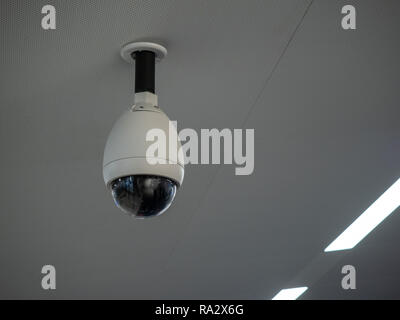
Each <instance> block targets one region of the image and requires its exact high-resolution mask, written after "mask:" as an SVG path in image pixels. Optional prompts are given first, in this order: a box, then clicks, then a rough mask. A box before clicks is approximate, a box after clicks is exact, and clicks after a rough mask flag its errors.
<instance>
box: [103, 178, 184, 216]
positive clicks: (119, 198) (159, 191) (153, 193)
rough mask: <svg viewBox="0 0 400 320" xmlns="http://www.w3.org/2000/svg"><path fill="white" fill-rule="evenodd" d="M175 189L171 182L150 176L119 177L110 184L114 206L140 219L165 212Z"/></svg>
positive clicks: (174, 184)
mask: <svg viewBox="0 0 400 320" xmlns="http://www.w3.org/2000/svg"><path fill="white" fill-rule="evenodd" d="M176 189H177V184H176V182H174V181H173V180H171V179H168V178H165V177H160V176H152V175H134V176H127V177H121V178H118V179H115V180H114V181H112V182H111V191H112V196H113V198H114V202H115V204H116V205H117V206H118V207H119V208H121V209H122V210H123V211H125V212H126V213H128V214H129V215H133V216H136V217H142V218H146V217H151V216H157V215H159V214H161V213H163V212H164V211H165V210H167V209H168V208H169V206H170V205H171V203H172V200H174V197H175V194H176Z"/></svg>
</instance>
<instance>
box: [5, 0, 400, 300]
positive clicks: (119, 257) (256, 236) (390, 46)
mask: <svg viewBox="0 0 400 320" xmlns="http://www.w3.org/2000/svg"><path fill="white" fill-rule="evenodd" d="M355 3H356V5H357V8H358V17H359V18H358V29H357V30H356V31H354V32H344V31H343V30H342V29H341V27H340V18H341V15H340V8H341V7H342V6H343V5H344V4H345V2H344V1H313V2H311V1H308V0H302V1H299V0H297V1H290V0H287V1H278V0H276V1H272V0H269V1H265V0H260V1H255V0H251V1H232V0H229V1H228V0H226V1H225V0H224V1H195V0H193V1H187V0H179V1H178V0H176V1H172V0H169V1H118V2H114V1H106V0H104V1H52V4H53V5H54V6H55V7H56V10H57V28H56V30H53V31H44V30H43V29H42V28H41V24H40V21H41V17H42V14H41V8H42V6H43V5H44V4H47V2H43V1H1V3H0V19H1V21H0V23H1V28H0V34H1V61H0V65H1V69H0V70H1V74H0V78H1V86H0V144H1V150H2V156H1V160H0V163H1V168H2V179H1V180H0V190H1V194H0V199H1V207H0V208H1V210H0V211H1V215H0V262H1V263H0V264H1V272H0V298H140V299H146V298H171V299H173V298H209V299H213V298H226V299H229V298H246V299H247V298H248V299H264V298H271V297H272V296H273V295H274V294H275V293H276V292H277V291H279V290H280V289H282V288H284V287H290V286H296V285H308V286H310V289H309V291H308V292H307V293H306V294H305V295H304V297H305V298H307V297H309V298H329V297H338V298H369V297H376V296H377V295H381V296H388V297H392V298H393V297H397V298H400V294H399V291H398V290H397V288H394V285H393V283H394V282H395V280H397V279H398V278H397V271H396V270H398V268H399V266H400V261H399V259H398V257H397V255H394V254H391V253H392V252H394V250H395V248H396V244H397V243H398V241H399V235H398V232H396V227H397V228H398V226H399V225H400V220H399V215H398V212H396V213H395V214H393V215H392V216H391V217H389V218H388V220H387V221H385V224H382V225H381V226H380V227H379V228H377V229H376V230H375V231H374V232H373V233H372V234H371V235H370V236H369V237H368V238H367V239H366V240H365V241H364V242H362V243H361V244H360V245H359V246H358V247H357V248H356V249H354V250H353V251H352V252H351V253H350V254H349V255H346V254H344V253H341V254H333V255H330V256H326V255H325V254H323V249H324V248H325V247H326V245H327V244H329V242H330V241H332V240H333V239H334V238H335V237H336V236H337V235H338V234H339V233H340V232H341V231H343V229H344V227H346V226H347V225H348V224H349V223H351V222H352V221H353V220H354V219H355V218H356V217H357V216H358V215H359V214H360V213H361V212H362V211H363V210H364V209H365V208H366V207H368V205H369V204H370V203H371V202H372V201H373V200H375V199H376V198H377V196H378V195H379V194H381V193H382V192H383V191H384V190H385V188H387V187H388V186H390V185H391V184H392V183H393V182H394V181H395V180H396V179H397V178H398V177H400V166H399V163H400V151H399V150H400V145H399V141H400V128H399V125H398V119H399V116H400V114H399V101H400V96H399V91H398V88H397V77H398V74H399V71H400V70H399V64H398V57H399V55H400V45H399V38H398V34H397V30H399V27H400V25H399V24H400V21H399V19H397V18H396V16H395V12H398V10H399V9H400V5H399V3H398V2H396V1H379V3H378V1H366V0H365V1H362V2H361V1H355ZM381 3H385V5H381ZM132 40H153V41H158V42H160V43H162V44H163V45H165V46H166V47H167V48H168V51H169V55H168V57H167V58H166V59H165V60H164V61H163V62H162V63H161V64H157V71H156V72H157V82H156V90H157V92H158V95H159V101H160V106H161V107H162V108H163V109H164V110H165V111H166V113H167V114H168V115H169V117H170V118H171V119H174V120H177V121H178V127H179V128H180V129H182V128H194V129H196V130H199V129H200V128H219V129H222V128H232V129H233V128H254V129H255V171H254V174H253V175H251V176H235V174H234V166H223V165H221V166H217V165H189V166H187V168H186V171H185V181H184V183H183V186H182V188H181V189H180V190H179V192H178V194H177V197H176V199H175V201H174V203H173V206H172V207H171V208H170V209H169V211H168V212H167V213H166V214H164V215H162V216H160V217H158V218H155V219H150V220H144V221H142V220H140V221H139V220H133V219H130V218H128V217H127V216H125V215H123V214H121V212H120V211H119V210H118V209H117V208H116V207H115V206H114V204H113V202H112V199H111V196H110V194H109V193H108V191H107V190H106V188H105V186H104V184H103V180H102V154H103V148H104V144H105V140H106V138H107V135H108V133H109V130H110V129H111V127H112V124H113V122H114V121H115V119H116V118H117V117H118V116H119V115H120V114H121V113H122V111H123V110H125V109H126V108H127V107H128V106H130V105H131V104H132V101H133V94H132V93H133V81H134V79H133V67H132V66H129V65H127V64H126V63H125V62H124V61H123V60H122V59H121V58H120V57H119V48H120V46H121V45H123V44H124V43H126V42H128V41H132ZM382 250H387V251H385V252H387V253H388V255H385V256H384V257H386V258H385V259H386V260H384V261H386V262H387V263H385V264H387V265H388V267H387V269H385V272H386V273H385V274H386V277H387V278H385V279H387V280H386V281H383V282H381V284H378V283H376V282H374V280H373V278H374V276H373V275H374V274H376V273H380V269H379V266H380V265H381V262H380V261H377V260H375V259H374V257H370V253H371V252H381V251H382ZM389 255H390V256H392V258H391V259H390V261H389V260H388V256H389ZM382 259H383V258H382ZM344 263H350V264H356V265H359V268H360V270H361V271H360V272H361V273H360V274H362V275H363V276H364V278H362V279H363V280H362V281H363V282H360V288H361V287H362V288H363V290H361V289H360V290H356V291H355V292H352V293H348V292H344V291H341V289H340V287H339V285H340V282H338V281H339V280H340V279H339V280H338V278H339V277H340V274H339V273H338V272H340V266H341V265H342V264H344ZM45 264H52V265H54V266H56V269H57V290H55V291H54V292H51V293H49V292H46V291H44V290H42V289H41V287H40V279H41V274H40V270H41V267H42V266H43V265H45ZM360 281H361V280H360ZM371 286H374V287H375V288H377V289H376V291H373V290H371V289H370V288H371ZM313 288H314V290H313ZM374 292H375V294H374ZM377 292H378V293H377Z"/></svg>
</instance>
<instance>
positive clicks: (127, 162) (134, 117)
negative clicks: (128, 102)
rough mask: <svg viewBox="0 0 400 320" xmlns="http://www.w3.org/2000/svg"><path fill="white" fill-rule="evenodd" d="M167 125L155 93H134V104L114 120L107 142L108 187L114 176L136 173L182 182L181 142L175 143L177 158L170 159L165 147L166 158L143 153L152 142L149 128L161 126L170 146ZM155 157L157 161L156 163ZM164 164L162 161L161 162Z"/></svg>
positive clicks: (168, 126)
mask: <svg viewBox="0 0 400 320" xmlns="http://www.w3.org/2000/svg"><path fill="white" fill-rule="evenodd" d="M171 128H172V130H175V132H174V133H173V136H175V137H177V136H178V134H177V132H176V128H175V127H174V126H170V120H169V118H168V117H167V115H166V114H165V113H164V112H163V111H162V110H161V109H160V108H159V107H158V103H157V96H156V95H155V94H152V93H150V92H140V93H136V94H135V104H134V105H133V106H132V107H130V108H129V109H128V110H126V111H125V112H124V113H123V114H122V115H121V117H120V118H119V119H118V120H117V121H116V122H115V124H114V126H113V128H112V130H111V132H110V134H109V136H108V139H107V142H106V146H105V150H104V158H103V177H104V182H105V184H106V185H107V187H108V188H109V187H110V183H111V182H112V181H114V180H115V179H117V178H120V177H126V176H135V175H151V176H160V177H166V178H169V179H171V180H173V181H175V182H176V183H177V185H178V187H179V186H181V185H182V182H183V177H184V162H183V154H182V149H181V144H180V142H179V141H177V143H176V144H172V145H175V146H176V148H177V149H176V154H177V157H174V158H176V159H171V158H170V156H169V154H170V153H169V152H168V148H167V152H166V159H163V158H161V157H160V158H158V159H151V160H152V161H149V160H150V159H148V157H147V155H146V153H147V149H148V147H149V146H150V145H151V144H152V143H154V141H146V136H147V133H148V132H149V130H151V129H161V130H163V131H164V132H165V134H166V140H167V147H169V145H170V143H169V142H170V141H169V136H170V135H169V130H171ZM154 160H159V161H157V162H159V163H157V164H151V163H154ZM163 162H164V163H165V164H164V163H163Z"/></svg>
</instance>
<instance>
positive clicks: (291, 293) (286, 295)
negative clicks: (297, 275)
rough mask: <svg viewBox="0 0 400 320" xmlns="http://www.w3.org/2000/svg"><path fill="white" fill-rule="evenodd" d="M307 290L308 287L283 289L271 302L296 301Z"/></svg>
mask: <svg viewBox="0 0 400 320" xmlns="http://www.w3.org/2000/svg"><path fill="white" fill-rule="evenodd" d="M307 289H308V287H298V288H290V289H283V290H281V291H279V293H278V294H277V295H276V296H275V297H273V298H272V300H296V299H297V298H298V297H300V296H301V295H302V294H303V293H304V292H305V291H306V290H307Z"/></svg>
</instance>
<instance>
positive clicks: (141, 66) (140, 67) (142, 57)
mask: <svg viewBox="0 0 400 320" xmlns="http://www.w3.org/2000/svg"><path fill="white" fill-rule="evenodd" d="M132 58H133V59H135V64H136V66H135V93H139V92H145V91H148V92H151V93H155V92H154V87H155V85H154V83H155V81H154V78H155V64H156V57H155V53H154V52H151V51H146V50H143V51H136V52H133V53H132Z"/></svg>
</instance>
